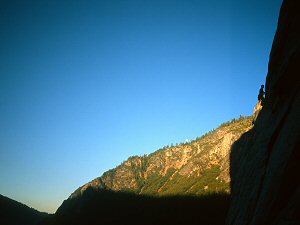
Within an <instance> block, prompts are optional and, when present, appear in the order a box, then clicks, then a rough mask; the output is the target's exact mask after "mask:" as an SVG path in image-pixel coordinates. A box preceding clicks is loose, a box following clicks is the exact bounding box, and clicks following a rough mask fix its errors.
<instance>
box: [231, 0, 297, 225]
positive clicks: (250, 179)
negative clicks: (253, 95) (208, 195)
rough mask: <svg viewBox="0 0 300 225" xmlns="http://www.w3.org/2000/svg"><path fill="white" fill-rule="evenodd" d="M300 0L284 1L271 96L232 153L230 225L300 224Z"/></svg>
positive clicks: (275, 45)
mask: <svg viewBox="0 0 300 225" xmlns="http://www.w3.org/2000/svg"><path fill="white" fill-rule="evenodd" d="M299 65H300V3H299V1H297V0H284V1H283V4H282V7H281V11H280V17H279V21H278V27H277V32H276V35H275V38H274V42H273V46H272V50H271V54H270V61H269V68H268V74H267V78H266V97H265V101H264V104H263V107H262V109H261V111H260V112H259V114H258V116H257V119H256V121H255V124H254V127H253V129H251V130H250V131H248V132H247V133H245V134H243V135H242V137H241V138H240V139H239V140H238V141H236V142H235V143H234V145H233V146H232V150H231V156H230V164H231V166H230V173H231V180H232V183H231V186H232V189H231V191H232V201H231V206H230V210H229V213H228V217H227V224H245V225H246V224H253V225H254V224H255V225H259V224H300V164H299V159H300V78H299V75H300V66H299Z"/></svg>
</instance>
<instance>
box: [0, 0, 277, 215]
mask: <svg viewBox="0 0 300 225" xmlns="http://www.w3.org/2000/svg"><path fill="white" fill-rule="evenodd" d="M281 2H282V1H281V0H252V1H245V0H210V1H207V0H206V1H202V0H170V1H164V0H157V1H156V0H150V1H148V0H136V1H131V0H128V1H123V0H119V1H116V0H106V1H104V0H103V1H100V0H99V1H83V0H82V1H52V0H51V1H32V0H27V1H12V0H8V1H3V0H2V1H1V3H0V49H1V50H0V182H1V183H0V193H1V194H3V195H6V196H8V197H10V198H13V199H16V200H18V201H21V202H23V203H25V204H27V205H29V206H31V207H34V208H37V209H38V210H41V211H47V212H54V211H55V210H56V209H57V207H58V206H59V205H60V204H61V203H62V201H63V200H64V199H66V198H68V196H69V195H70V194H71V193H72V192H73V191H74V190H75V189H76V188H78V187H79V186H81V185H83V184H84V183H86V182H88V181H90V180H92V179H93V178H96V177H98V176H100V175H101V174H102V173H103V172H105V171H106V170H108V169H110V168H113V167H115V166H117V165H118V164H120V163H121V162H122V161H124V160H126V159H127V158H128V157H129V156H131V155H142V154H148V153H151V152H153V151H155V150H156V149H158V148H160V147H162V146H164V145H168V144H171V143H174V144H175V143H177V142H178V143H179V142H183V141H184V140H186V139H189V140H191V139H195V138H196V137H197V136H201V135H202V134H204V133H206V132H207V131H210V130H212V129H213V128H216V127H217V126H218V125H220V124H221V123H222V122H226V121H228V120H231V119H232V118H235V117H239V115H251V114H252V112H253V107H254V105H255V104H256V101H257V94H258V90H259V88H260V85H261V84H262V83H264V82H265V76H266V73H267V66H268V59H269V53H270V49H271V45H272V41H273V37H274V34H275V30H276V26H277V19H278V14H279V9H280V5H281Z"/></svg>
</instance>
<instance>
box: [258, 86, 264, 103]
mask: <svg viewBox="0 0 300 225" xmlns="http://www.w3.org/2000/svg"><path fill="white" fill-rule="evenodd" d="M264 94H265V92H264V85H263V84H262V85H261V87H260V89H259V94H258V96H257V98H258V101H261V103H262V105H263V103H264V100H265V97H264Z"/></svg>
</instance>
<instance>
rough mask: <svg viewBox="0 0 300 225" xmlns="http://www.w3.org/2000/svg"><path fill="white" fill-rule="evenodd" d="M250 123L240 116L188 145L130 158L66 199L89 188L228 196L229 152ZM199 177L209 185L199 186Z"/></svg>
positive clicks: (200, 184) (250, 121) (167, 147)
mask: <svg viewBox="0 0 300 225" xmlns="http://www.w3.org/2000/svg"><path fill="white" fill-rule="evenodd" d="M252 122H253V117H252V116H248V117H243V116H240V118H238V119H233V120H231V121H228V122H225V123H223V124H221V125H220V126H219V127H218V128H216V129H214V130H212V131H210V132H208V133H206V134H204V135H203V136H201V137H200V138H196V139H195V140H192V141H190V142H186V143H181V144H178V145H175V146H173V145H170V146H168V145H167V146H165V147H163V148H161V149H158V150H156V151H155V152H153V153H151V154H149V155H143V156H131V157H129V158H128V159H127V160H125V161H124V162H123V163H121V164H120V165H118V166H117V167H115V168H113V169H110V170H108V171H106V172H104V173H103V175H102V176H100V177H97V178H95V179H93V180H92V181H90V182H88V183H86V184H85V185H83V186H81V187H80V188H78V189H77V190H76V191H74V192H73V193H72V194H71V195H70V197H69V198H76V197H79V196H80V195H81V194H82V193H83V192H84V191H85V190H86V189H87V188H88V187H92V188H94V189H104V190H112V191H127V192H133V193H135V194H145V195H158V196H164V195H176V194H194V195H198V194H204V193H207V192H224V191H225V192H227V193H229V192H230V187H229V182H230V176H229V152H230V148H231V145H232V143H234V142H235V141H236V140H237V139H238V138H239V137H240V136H241V135H242V134H243V133H245V132H247V131H248V130H249V129H251V127H252ZM211 176H213V177H214V178H213V179H216V180H214V181H213V180H212V177H211ZM200 177H202V178H203V179H204V178H205V179H206V180H210V181H205V182H202V181H203V179H199V178H200ZM208 184H210V185H208Z"/></svg>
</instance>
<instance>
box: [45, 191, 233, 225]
mask: <svg viewBox="0 0 300 225" xmlns="http://www.w3.org/2000/svg"><path fill="white" fill-rule="evenodd" d="M228 206H229V195H228V194H210V195H206V196H202V197H194V196H172V197H170V196H169V197H154V196H152V197H151V196H145V195H137V194H134V193H125V192H113V191H106V190H95V189H93V188H92V187H89V188H88V189H87V190H86V191H85V192H84V193H83V194H82V195H81V196H80V197H77V198H72V199H68V200H66V201H65V202H64V203H63V204H62V206H61V207H60V208H59V209H58V210H57V212H56V214H55V215H53V216H52V217H50V218H49V219H48V220H47V221H45V222H44V223H42V224H43V225H54V224H56V225H59V224H61V225H74V224H80V225H84V224H94V225H102V224H103V225H124V224H130V225H153V224H155V225H159V224H162V225H168V224H169V225H171V224H172V225H176V224H178V225H182V224H187V225H192V224H195V225H196V224H197V225H198V224H210V225H214V224H224V223H225V218H226V214H227V210H228Z"/></svg>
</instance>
